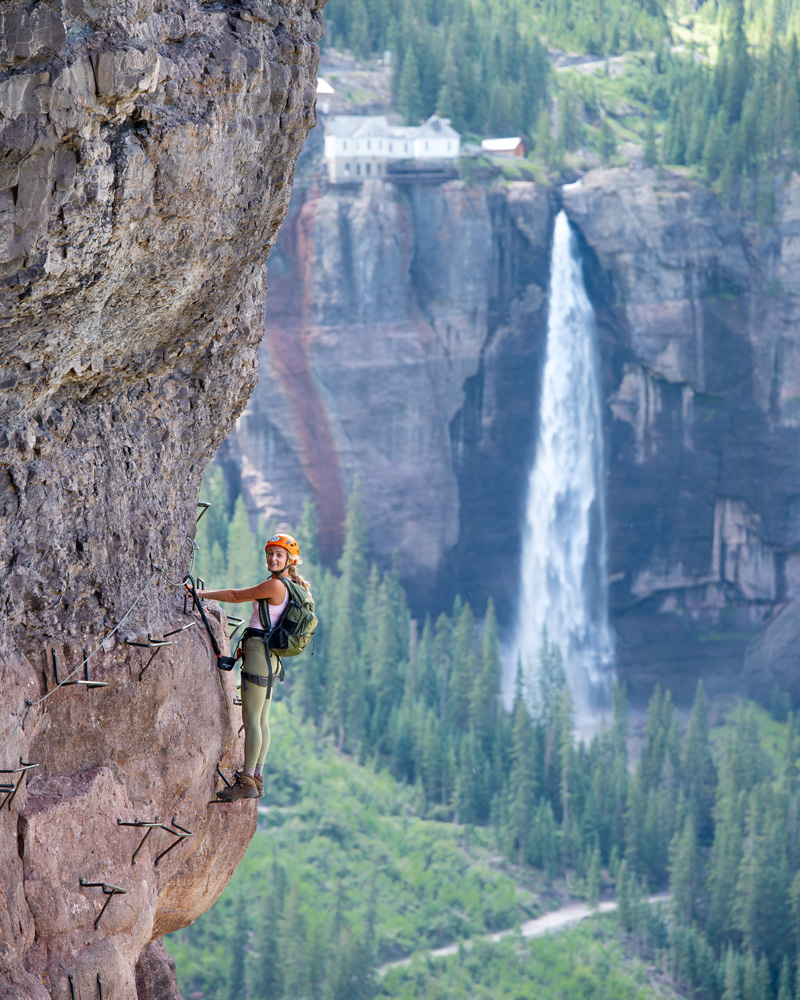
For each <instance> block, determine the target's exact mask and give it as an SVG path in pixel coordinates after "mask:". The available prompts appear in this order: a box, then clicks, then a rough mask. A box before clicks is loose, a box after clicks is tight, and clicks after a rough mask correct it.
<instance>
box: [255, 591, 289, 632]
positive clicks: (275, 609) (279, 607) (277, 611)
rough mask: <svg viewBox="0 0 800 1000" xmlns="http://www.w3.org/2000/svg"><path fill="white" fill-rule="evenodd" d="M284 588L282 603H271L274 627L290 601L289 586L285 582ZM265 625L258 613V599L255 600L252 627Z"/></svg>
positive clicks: (271, 619) (270, 609)
mask: <svg viewBox="0 0 800 1000" xmlns="http://www.w3.org/2000/svg"><path fill="white" fill-rule="evenodd" d="M281 583H283V580H281ZM283 589H284V595H283V600H282V601H281V603H280V604H270V605H269V620H270V622H271V623H272V625H273V627H274V626H275V625H277V624H278V621H279V619H280V617H281V615H282V614H283V612H284V611H285V610H286V606H287V605H288V603H289V588H288V587H287V586H286V584H284V586H283ZM263 627H264V626H263V625H262V624H261V617H260V616H259V613H258V601H253V614H252V616H251V617H250V628H263Z"/></svg>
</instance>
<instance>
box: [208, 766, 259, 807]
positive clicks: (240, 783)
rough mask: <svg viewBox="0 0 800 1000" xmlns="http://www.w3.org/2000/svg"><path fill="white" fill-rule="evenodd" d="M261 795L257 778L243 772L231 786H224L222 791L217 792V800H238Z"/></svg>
mask: <svg viewBox="0 0 800 1000" xmlns="http://www.w3.org/2000/svg"><path fill="white" fill-rule="evenodd" d="M259 797H260V796H259V793H258V785H257V784H256V780H255V778H251V777H250V775H249V774H241V773H240V774H237V775H236V780H235V781H234V783H233V784H232V785H231V787H230V788H223V789H222V791H221V792H217V801H219V802H237V801H238V800H239V799H257V798H259Z"/></svg>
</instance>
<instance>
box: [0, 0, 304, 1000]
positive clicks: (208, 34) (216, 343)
mask: <svg viewBox="0 0 800 1000" xmlns="http://www.w3.org/2000/svg"><path fill="white" fill-rule="evenodd" d="M323 2H324V0H231V2H226V3H216V2H202V0H125V2H121V0H120V2H109V3H96V2H92V0H49V2H44V0H43V2H34V0H25V2H23V0H6V2H5V3H4V4H3V5H2V9H0V348H1V350H0V576H1V577H2V581H3V588H2V595H0V687H1V688H2V692H3V697H2V705H0V749H2V754H0V768H4V769H11V768H13V767H15V766H16V765H17V764H18V762H19V760H20V758H22V759H24V760H25V761H32V762H35V763H37V764H38V765H39V766H38V768H37V769H35V770H33V771H31V772H30V775H29V777H28V779H27V783H25V784H23V786H22V787H21V789H20V791H19V793H18V795H17V796H16V798H15V800H14V802H13V803H12V805H11V808H5V809H3V810H2V811H0V996H2V997H14V998H15V1000H16V998H23V997H24V998H28V997H30V998H34V997H35V998H44V997H46V996H52V997H59V998H65V1000H66V998H68V997H70V983H69V976H72V977H73V982H74V987H75V995H76V996H83V997H86V996H90V995H92V996H93V995H96V990H97V976H98V975H100V976H101V977H102V981H103V983H104V988H105V995H106V996H112V997H120V998H124V997H136V996H137V995H138V996H139V998H140V1000H144V997H155V996H159V997H164V996H169V995H175V987H174V980H173V976H172V972H171V970H170V966H169V962H168V961H167V960H166V958H165V956H164V954H163V950H161V949H160V948H159V946H158V945H157V944H156V943H155V942H157V941H158V939H159V938H160V937H161V935H163V934H165V933H167V932H169V931H171V930H173V929H175V928H177V927H180V926H185V925H186V924H187V923H190V922H191V921H192V920H193V919H195V918H196V917H197V916H198V915H199V914H200V913H202V912H203V911H204V910H205V909H207V908H208V906H210V905H211V903H212V902H213V901H214V899H216V897H217V896H218V895H219V893H220V892H221V891H222V889H223V888H224V885H225V884H226V881H227V879H228V878H229V877H230V874H231V873H232V871H233V870H234V868H235V867H236V865H237V864H238V861H239V859H240V858H241V856H242V854H243V852H244V850H245V848H246V845H247V842H248V840H249V838H250V836H251V834H252V831H253V829H254V825H255V807H254V806H253V805H252V803H250V804H249V805H248V804H239V805H237V806H234V807H232V808H230V809H228V808H226V811H225V813H224V814H223V813H221V812H220V807H211V808H210V809H207V808H206V806H207V802H208V800H209V798H211V795H212V792H213V789H214V787H215V782H216V780H217V779H216V774H215V768H216V765H217V763H218V762H221V764H222V766H223V767H230V766H231V765H233V764H235V763H237V757H238V753H239V750H238V748H237V727H238V722H237V718H236V710H235V709H234V707H233V705H232V698H233V689H232V681H231V679H230V676H229V675H222V674H220V673H219V672H218V671H217V669H216V666H215V665H214V658H213V656H212V655H211V651H210V648H209V643H208V641H207V639H206V637H205V635H204V633H203V632H202V630H201V629H200V628H199V627H195V628H193V629H189V630H187V631H183V632H180V633H178V634H177V635H174V636H173V637H172V642H173V645H171V646H168V647H165V648H164V649H162V650H161V652H160V653H159V654H158V656H157V658H156V659H155V660H154V661H153V663H152V664H151V665H150V667H149V668H148V669H147V671H146V672H145V673H144V675H143V676H142V678H141V680H140V679H139V676H140V672H141V670H142V668H143V667H144V665H145V663H146V662H147V658H148V657H149V655H150V651H148V650H146V649H138V648H136V647H131V646H128V645H126V644H125V641H124V640H125V639H126V638H127V639H130V640H133V641H140V642H142V641H143V642H146V641H147V636H148V633H149V634H150V635H152V636H154V637H162V636H164V635H165V634H166V633H168V632H170V631H173V630H175V629H177V628H179V627H180V626H182V625H184V624H187V623H188V621H189V619H188V618H187V617H184V615H183V608H182V599H181V596H180V581H181V579H182V577H183V575H184V573H186V571H187V570H188V568H189V564H190V547H189V542H188V538H189V537H190V536H192V535H193V533H194V529H193V524H194V517H195V501H196V499H197V490H198V485H199V481H200V477H201V475H202V472H203V470H204V468H205V466H206V464H207V463H208V461H209V459H210V458H211V456H212V455H213V453H214V451H215V450H216V448H217V447H218V445H219V443H220V442H221V441H222V440H223V439H224V437H225V436H226V434H227V433H228V430H229V428H230V426H231V424H232V422H233V421H234V420H235V418H236V416H237V415H238V414H239V412H240V411H241V410H242V408H243V407H244V404H245V402H246V400H247V397H248V394H249V392H250V391H251V389H252V387H253V385H254V384H255V381H256V374H257V353H258V345H259V342H260V340H261V333H262V317H263V305H264V292H265V286H264V277H263V275H264V267H263V265H264V261H265V259H266V256H267V254H268V251H269V248H270V247H271V245H272V243H273V241H274V239H275V236H276V233H277V230H278V227H279V225H280V223H281V221H282V219H283V216H284V214H285V211H286V208H287V204H288V197H289V192H290V188H291V183H292V179H293V175H294V168H295V161H296V157H297V155H298V153H299V150H300V148H301V146H302V143H303V140H304V138H305V135H306V132H307V131H308V129H309V128H311V127H312V126H313V125H314V123H315V120H316V114H315V100H314V91H315V73H316V65H317V59H318V46H317V42H318V40H319V38H320V36H321V34H322V22H321V8H322V6H323ZM146 585H147V586H146ZM133 605H135V607H134V609H133V611H132V613H131V614H130V615H129V616H127V617H125V618H124V616H126V613H127V612H128V610H129V609H130V608H131V607H132V606H133ZM123 618H124V624H123V625H122V627H121V628H119V630H118V631H117V632H116V633H115V634H113V635H110V633H111V632H112V630H113V629H114V628H115V627H116V626H117V625H118V624H119V623H120V622H121V620H123ZM215 627H216V628H217V629H218V632H219V636H220V639H221V640H222V641H223V644H224V635H225V629H224V624H223V622H221V621H217V624H216V626H215ZM84 648H86V649H87V650H88V651H90V652H92V657H91V661H90V667H91V676H92V677H93V678H96V679H99V680H101V681H106V682H108V687H105V688H95V689H89V690H87V689H86V688H85V687H81V686H72V687H63V688H60V689H59V690H57V691H55V693H52V694H50V696H49V697H48V698H47V700H46V701H44V702H43V703H41V704H38V705H36V706H33V707H32V706H28V711H27V713H26V711H25V710H26V704H27V703H28V702H37V701H39V699H41V698H42V697H43V696H44V695H45V694H46V693H47V692H52V691H53V688H54V685H55V674H54V659H53V651H55V654H56V656H57V659H58V666H59V671H60V677H61V679H63V678H64V677H65V676H67V675H68V674H69V673H71V672H72V671H77V673H76V675H75V678H76V679H77V678H80V677H83V668H82V667H81V663H82V660H83V655H84V654H83V653H82V650H83V649H84ZM95 650H96V652H94V651H95ZM23 719H24V721H23V723H22V724H21V725H19V726H18V724H19V723H20V721H21V720H23ZM0 779H2V780H4V779H5V776H0ZM156 816H158V817H160V820H161V821H162V822H163V823H165V824H168V823H169V822H170V821H171V820H174V821H175V822H177V823H179V824H180V825H181V826H183V827H185V828H186V829H188V830H190V831H191V832H192V834H193V836H192V837H191V838H187V839H186V840H183V841H182V842H181V843H180V844H179V845H178V846H177V847H176V848H175V849H174V850H173V851H171V852H170V853H169V854H168V855H167V856H166V857H164V859H163V860H162V861H161V862H160V863H159V865H158V867H156V866H155V859H156V857H157V856H158V854H160V853H161V852H162V851H163V850H164V849H165V848H166V847H167V846H169V844H170V843H171V842H172V841H173V839H174V838H173V837H172V835H170V834H169V833H167V832H165V831H164V830H159V829H155V830H153V832H152V834H151V835H150V836H149V838H148V840H147V842H146V844H145V846H144V847H143V848H142V851H141V852H140V854H139V856H138V858H137V863H136V865H132V864H131V858H132V855H133V852H134V850H135V848H136V845H137V844H138V842H139V840H140V839H141V834H142V833H143V832H144V831H143V830H141V829H137V828H133V827H121V826H118V824H117V820H118V819H119V820H123V821H126V822H127V821H133V820H137V819H138V820H153V819H154V817H156ZM81 879H83V880H84V881H90V882H100V881H102V882H105V883H108V884H111V885H114V886H118V887H120V888H124V889H125V890H126V892H125V894H124V895H122V894H118V895H114V896H113V898H111V899H110V902H109V905H108V909H107V910H106V912H105V913H104V915H103V917H102V919H101V921H100V922H99V924H98V926H97V928H95V926H94V923H95V920H96V918H97V916H98V914H99V912H100V908H101V906H102V903H103V902H104V901H105V898H106V897H105V896H104V894H103V890H102V889H101V888H96V887H95V888H92V887H83V886H81V884H80V880H81Z"/></svg>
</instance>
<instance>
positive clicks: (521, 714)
mask: <svg viewBox="0 0 800 1000" xmlns="http://www.w3.org/2000/svg"><path fill="white" fill-rule="evenodd" d="M512 732H513V744H512V749H511V759H512V765H511V774H510V775H509V791H510V796H511V801H510V813H511V821H512V823H513V828H514V839H515V841H516V844H517V854H518V859H517V860H518V864H520V865H523V864H525V861H526V859H527V857H528V856H529V852H530V834H531V828H532V826H533V817H534V812H535V809H536V798H537V776H538V772H539V762H538V760H537V752H536V740H535V737H534V732H533V725H532V723H531V718H530V715H529V714H528V709H527V707H526V706H525V702H524V701H523V699H522V698H517V700H516V703H515V705H514V721H513V726H512Z"/></svg>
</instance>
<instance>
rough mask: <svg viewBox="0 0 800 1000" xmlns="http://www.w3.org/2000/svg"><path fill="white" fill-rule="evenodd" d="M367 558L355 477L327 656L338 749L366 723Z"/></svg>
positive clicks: (334, 599) (357, 735)
mask: <svg viewBox="0 0 800 1000" xmlns="http://www.w3.org/2000/svg"><path fill="white" fill-rule="evenodd" d="M366 561H367V539H366V529H365V526H364V511H363V506H362V499H361V483H360V481H359V480H356V482H355V484H354V486H353V492H352V494H351V495H350V501H349V503H348V507H347V517H346V519H345V540H344V547H343V550H342V556H341V558H340V560H339V563H338V570H339V579H338V581H337V584H336V587H335V592H334V595H333V607H332V612H333V613H332V619H333V621H332V624H331V628H330V633H329V640H328V656H327V660H328V662H327V672H328V683H329V687H330V697H329V701H328V709H329V711H330V715H331V722H332V724H333V727H334V732H335V733H336V738H337V746H338V748H339V749H340V750H342V749H344V745H345V741H346V739H347V738H348V737H352V738H356V739H357V738H360V737H361V735H362V734H363V730H364V726H365V724H366V719H365V718H364V717H363V711H362V708H363V704H362V697H363V694H364V665H363V662H362V660H361V648H360V641H361V638H362V635H363V627H364V623H363V609H364V594H365V576H366Z"/></svg>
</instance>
